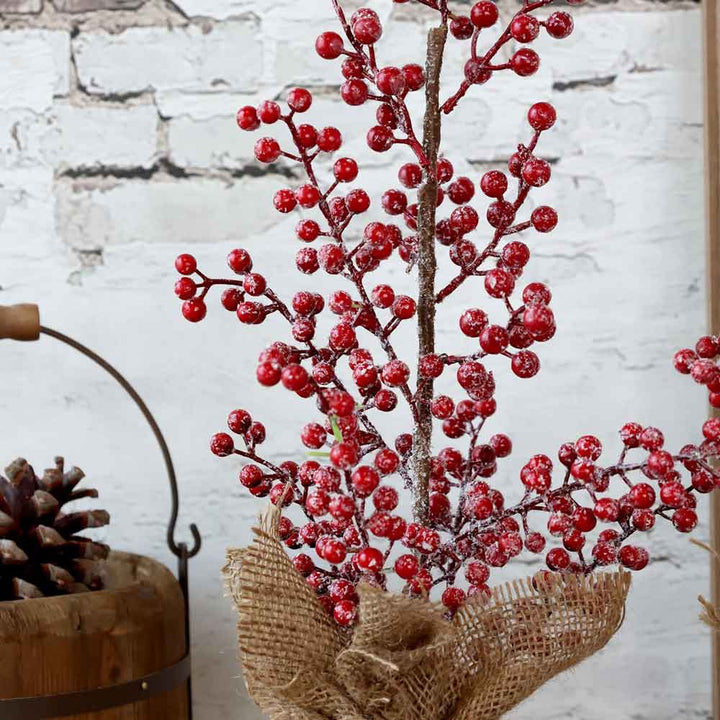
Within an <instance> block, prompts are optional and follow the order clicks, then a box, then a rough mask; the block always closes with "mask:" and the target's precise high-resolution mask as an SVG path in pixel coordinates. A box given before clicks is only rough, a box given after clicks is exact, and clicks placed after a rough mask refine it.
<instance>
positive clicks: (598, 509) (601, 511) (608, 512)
mask: <svg viewBox="0 0 720 720" xmlns="http://www.w3.org/2000/svg"><path fill="white" fill-rule="evenodd" d="M594 511H595V515H596V517H597V518H598V520H600V521H601V522H615V521H616V520H617V519H618V517H620V503H619V502H618V501H617V500H613V499H612V498H600V499H599V500H598V501H597V502H596V503H595V508H594Z"/></svg>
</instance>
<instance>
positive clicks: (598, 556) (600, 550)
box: [592, 542, 617, 566]
mask: <svg viewBox="0 0 720 720" xmlns="http://www.w3.org/2000/svg"><path fill="white" fill-rule="evenodd" d="M592 555H593V558H594V559H595V560H596V561H597V563H598V565H601V566H604V565H612V564H613V563H614V562H616V561H617V550H616V549H615V547H614V546H613V545H611V544H610V543H607V542H599V543H597V544H596V545H595V546H594V547H593V549H592Z"/></svg>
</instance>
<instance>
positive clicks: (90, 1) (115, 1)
mask: <svg viewBox="0 0 720 720" xmlns="http://www.w3.org/2000/svg"><path fill="white" fill-rule="evenodd" d="M146 2H147V0H52V3H53V5H54V6H55V7H56V8H57V10H58V11H59V12H66V13H82V12H93V11H98V10H137V9H138V8H139V7H142V6H143V5H144V4H145V3H146Z"/></svg>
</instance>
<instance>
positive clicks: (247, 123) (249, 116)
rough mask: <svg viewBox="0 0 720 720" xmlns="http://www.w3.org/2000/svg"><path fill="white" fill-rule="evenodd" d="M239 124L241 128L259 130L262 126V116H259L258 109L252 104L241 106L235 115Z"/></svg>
mask: <svg viewBox="0 0 720 720" xmlns="http://www.w3.org/2000/svg"><path fill="white" fill-rule="evenodd" d="M235 120H236V121H237V125H238V127H239V128H240V129H241V130H247V131H252V130H257V129H258V128H259V127H260V118H258V114H257V110H255V108H254V107H252V105H246V106H245V107H241V108H240V109H239V110H238V111H237V114H236V116H235Z"/></svg>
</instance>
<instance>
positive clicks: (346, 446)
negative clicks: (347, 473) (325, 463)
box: [330, 442, 359, 470]
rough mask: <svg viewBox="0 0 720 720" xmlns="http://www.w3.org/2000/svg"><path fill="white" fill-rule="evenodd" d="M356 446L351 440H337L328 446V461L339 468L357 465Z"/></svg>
mask: <svg viewBox="0 0 720 720" xmlns="http://www.w3.org/2000/svg"><path fill="white" fill-rule="evenodd" d="M358 459H359V455H358V450H357V446H356V445H355V444H354V443H352V442H339V443H337V444H336V445H333V446H332V448H330V462H331V463H332V464H333V465H334V466H335V467H337V468H340V470H349V469H350V468H352V467H354V466H355V465H357V461H358Z"/></svg>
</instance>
